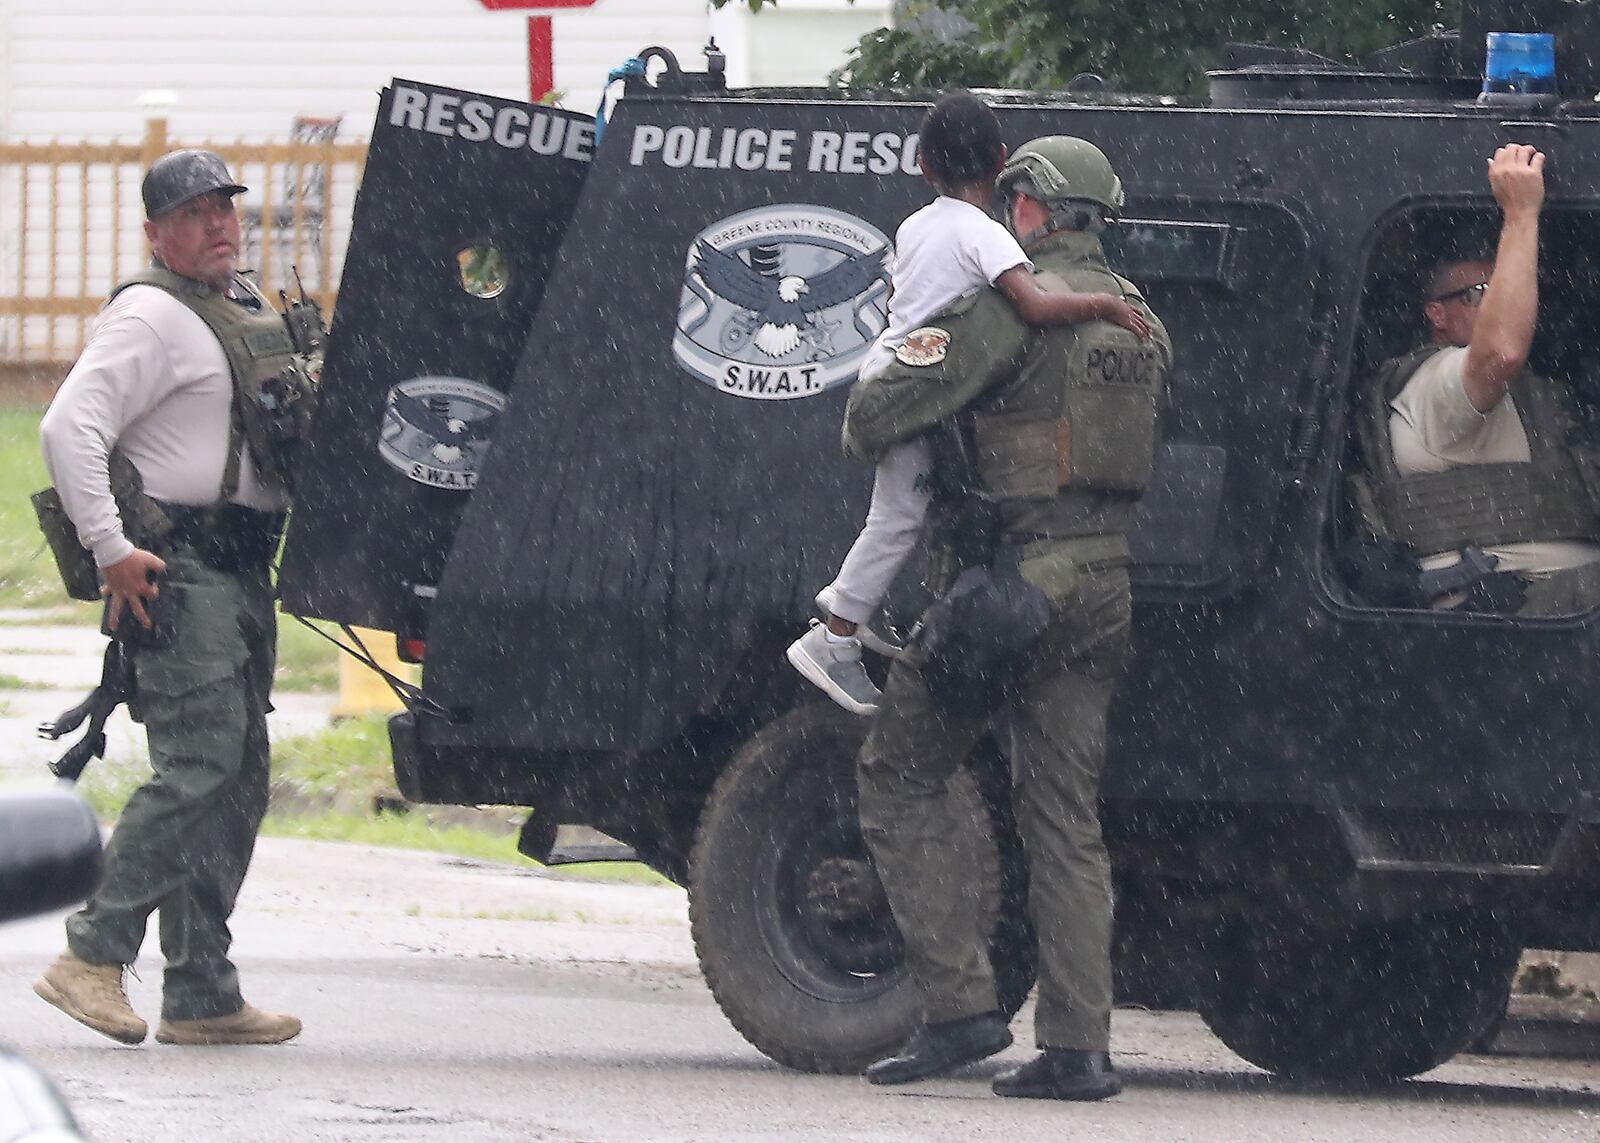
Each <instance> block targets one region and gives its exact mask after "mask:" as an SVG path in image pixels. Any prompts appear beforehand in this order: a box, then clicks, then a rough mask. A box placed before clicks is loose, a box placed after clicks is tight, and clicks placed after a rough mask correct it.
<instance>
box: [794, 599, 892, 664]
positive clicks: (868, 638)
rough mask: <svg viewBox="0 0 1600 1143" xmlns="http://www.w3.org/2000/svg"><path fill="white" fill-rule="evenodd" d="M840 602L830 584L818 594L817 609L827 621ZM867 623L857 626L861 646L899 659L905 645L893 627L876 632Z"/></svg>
mask: <svg viewBox="0 0 1600 1143" xmlns="http://www.w3.org/2000/svg"><path fill="white" fill-rule="evenodd" d="M838 601H839V592H838V590H837V589H836V588H835V587H834V586H833V584H831V583H830V584H829V585H828V586H827V587H825V588H823V589H822V590H821V591H819V592H817V600H816V602H817V608H818V609H819V610H820V611H821V612H822V617H823V618H824V619H827V618H829V617H831V616H832V615H833V609H834V605H835V604H836V603H838ZM870 622H871V621H870V620H869V621H868V622H867V623H858V624H856V638H857V639H860V640H861V645H862V646H863V647H865V648H866V649H867V650H869V651H871V652H873V653H874V654H878V655H882V656H883V657H884V658H885V659H898V658H899V657H900V652H902V651H904V650H905V649H906V648H905V643H904V642H902V641H901V639H900V637H899V636H898V635H897V634H896V633H895V629H894V628H893V627H889V628H886V629H885V630H883V631H878V630H875V629H874V628H873V627H872V626H871V625H870Z"/></svg>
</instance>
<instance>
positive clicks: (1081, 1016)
mask: <svg viewBox="0 0 1600 1143" xmlns="http://www.w3.org/2000/svg"><path fill="white" fill-rule="evenodd" d="M998 187H999V190H1000V192H1001V194H1003V195H1004V196H1005V198H1006V202H1007V207H1008V210H1007V222H1008V224H1009V225H1010V226H1011V229H1012V232H1013V233H1014V234H1016V236H1017V238H1018V240H1019V241H1020V242H1021V244H1022V247H1023V249H1024V250H1025V251H1026V252H1027V253H1028V255H1029V257H1030V258H1031V259H1032V260H1033V262H1034V265H1035V266H1036V267H1037V272H1038V273H1039V274H1040V276H1041V279H1042V281H1043V282H1044V283H1045V284H1047V285H1048V286H1049V287H1050V288H1053V289H1063V288H1066V289H1072V290H1077V291H1086V292H1096V291H1111V292H1114V293H1116V294H1117V295H1118V296H1121V297H1123V298H1124V299H1125V300H1127V301H1128V302H1129V304H1131V305H1132V306H1134V307H1135V308H1136V309H1137V310H1138V311H1139V313H1140V314H1141V315H1142V316H1143V317H1144V320H1145V321H1146V323H1147V324H1148V325H1149V327H1150V329H1151V337H1150V338H1149V340H1141V339H1140V338H1139V337H1138V336H1137V335H1136V334H1134V333H1131V332H1129V331H1128V330H1125V329H1122V328H1120V327H1118V326H1116V325H1113V324H1111V323H1110V322H1106V321H1089V322H1082V323H1078V324H1073V325H1065V326H1054V327H1050V328H1047V329H1034V328H1031V327H1029V326H1026V325H1024V324H1023V322H1022V320H1021V319H1020V318H1019V317H1017V316H1016V314H1015V313H1014V312H1013V311H1012V310H1011V308H1010V306H1009V305H1008V303H1007V302H1006V301H1005V299H1004V298H1003V297H1002V296H1001V295H1000V294H999V293H997V292H996V291H994V290H993V289H985V290H979V291H978V292H977V293H976V294H973V295H969V297H968V298H966V299H963V300H962V301H960V302H957V303H956V304H955V305H954V306H952V307H951V308H950V309H949V310H946V311H945V312H944V313H943V314H941V315H939V316H938V317H936V318H935V319H934V325H935V327H937V328H934V327H929V328H928V329H926V330H924V331H923V332H924V333H925V334H926V335H927V336H928V340H929V342H930V343H932V344H935V345H936V346H937V351H936V352H930V353H924V354H918V355H914V356H913V355H907V356H898V355H897V356H898V360H897V364H895V365H891V366H890V367H889V369H888V370H887V371H886V372H885V373H883V374H882V375H880V376H877V377H873V378H871V379H869V380H864V381H861V382H858V384H857V386H856V387H855V389H853V390H852V392H851V396H850V402H849V405H848V407H847V409H846V412H845V430H844V435H845V447H846V450H847V451H848V452H850V453H851V454H852V455H854V456H856V457H858V458H861V459H868V460H870V459H873V458H874V457H875V456H877V455H879V454H881V453H882V451H883V450H884V449H885V448H887V447H888V446H890V445H892V444H893V443H895V442H896V441H900V440H904V439H907V438H908V437H911V436H913V435H915V434H918V433H922V432H925V431H927V430H929V429H930V428H933V427H934V426H937V425H948V424H950V423H951V422H952V421H954V422H955V423H956V424H957V425H958V426H960V428H959V429H958V432H959V433H960V434H961V435H962V436H965V435H966V434H967V433H968V431H969V430H970V436H971V439H972V441H973V448H972V450H971V451H972V454H974V456H975V463H974V465H973V467H975V469H976V479H977V483H978V484H979V485H981V489H982V495H983V496H984V497H986V498H987V502H988V503H991V504H992V505H993V506H994V508H995V516H996V517H997V528H996V531H997V533H998V536H997V537H992V538H991V542H990V543H989V545H988V547H987V554H986V555H985V556H983V557H980V558H979V561H975V562H968V561H969V560H970V559H971V558H972V557H971V553H972V551H973V550H974V548H973V545H972V544H971V541H972V536H971V535H970V532H971V531H973V529H968V528H966V527H964V524H963V520H964V517H963V515H962V508H963V498H958V497H952V496H949V495H947V493H946V492H945V491H943V490H941V491H938V492H936V493H935V496H934V500H933V504H932V507H931V513H930V523H931V524H932V525H933V529H932V533H931V536H932V538H931V539H930V540H929V574H928V586H929V588H930V589H932V591H933V592H934V594H936V595H939V596H941V597H944V598H943V599H941V601H940V604H936V605H935V607H934V609H930V611H929V613H928V616H925V622H924V630H923V635H922V636H921V637H920V639H919V640H914V641H913V644H912V647H911V649H910V651H909V653H908V655H907V656H902V658H901V659H899V660H898V661H897V662H896V663H895V665H894V667H893V669H892V670H891V672H890V674H889V680H888V683H887V685H886V687H885V688H884V697H883V703H882V706H881V707H880V709H879V712H878V715H877V718H876V720H875V722H874V725H873V727H872V730H871V732H870V734H869V735H868V738H867V742H866V744H865V746H864V747H863V748H862V752H861V755H860V759H859V766H858V775H859V784H860V791H861V795H860V796H861V829H862V834H863V836H864V837H865V838H866V840H867V844H868V846H869V848H870V849H871V851H872V855H873V860H874V862H875V864H876V866H877V870H878V874H879V876H880V878H881V879H882V881H883V885H884V889H885V891H886V892H887V894H888V897H889V901H890V905H891V907H892V909H893V912H894V916H895V920H896V922H897V923H898V924H899V926H900V931H901V934H902V936H903V937H904V940H905V948H906V960H907V965H908V967H909V969H910V973H911V977H912V979H913V980H914V982H915V984H916V986H917V990H918V993H919V994H920V996H921V999H922V1009H923V1011H922V1024H921V1026H920V1027H919V1028H918V1029H917V1031H916V1032H915V1033H914V1034H913V1035H912V1036H911V1038H910V1039H909V1040H908V1041H907V1042H906V1044H905V1045H904V1046H903V1047H902V1048H901V1049H900V1050H899V1051H898V1052H897V1053H895V1054H894V1055H893V1056H891V1057H888V1058H886V1059H883V1060H880V1061H878V1062H877V1063H875V1064H873V1065H872V1066H871V1067H870V1068H868V1069H867V1073H866V1074H867V1079H868V1080H869V1081H871V1082H873V1083H876V1084H898V1083H906V1082H909V1081H912V1080H918V1079H923V1078H926V1077H928V1076H932V1075H938V1074H941V1073H943V1072H947V1071H949V1070H951V1069H953V1068H956V1067H959V1066H961V1065H963V1064H967V1063H971V1062H973V1061H974V1060H978V1059H982V1058H984V1057H986V1056H989V1055H992V1054H994V1053H995V1052H998V1051H1000V1050H1002V1049H1003V1048H1005V1047H1006V1046H1007V1045H1008V1044H1010V1043H1011V1033H1010V1031H1009V1030H1008V1028H1007V1020H1006V1017H1005V1015H1004V1014H1003V1013H1001V1012H1000V1011H998V1005H997V1002H996V992H995V981H994V973H993V970H992V968H991V966H990V963H989V958H988V956H987V952H986V949H985V947H984V937H983V934H982V933H981V932H980V931H979V925H978V922H977V918H976V916H973V915H971V912H972V911H971V910H970V909H968V908H967V907H966V905H965V902H966V901H967V900H968V897H967V896H966V894H965V893H964V891H963V883H964V881H965V880H966V879H967V878H968V877H970V871H968V870H965V869H962V868H960V867H959V866H958V865H956V864H954V863H953V861H952V859H951V857H950V854H951V853H952V850H951V847H950V846H948V845H947V844H946V839H947V837H948V835H949V830H950V829H951V828H953V824H952V823H950V822H949V799H948V785H949V779H950V776H951V775H952V774H953V773H954V772H955V770H956V769H957V768H958V767H960V766H961V765H962V763H963V760H964V759H965V758H966V757H967V755H968V754H969V753H970V752H971V750H972V747H973V745H974V744H975V743H976V742H977V740H978V739H979V737H980V736H981V735H983V734H984V733H985V732H986V730H987V729H988V727H989V726H990V718H991V716H999V717H1001V718H1003V719H1004V720H1005V723H1006V724H1007V725H1008V726H1009V729H1010V741H1011V761H1012V766H1013V769H1014V772H1015V779H1016V795H1015V802H1016V806H1017V817H1018V822H1019V825H1020V827H1021V831H1022V834H1023V838H1024V841H1025V843H1026V846H1027V850H1028V858H1029V862H1030V867H1031V875H1030V876H1031V881H1030V887H1029V909H1030V912H1031V913H1032V916H1033V919H1034V926H1035V928H1036V930H1037V931H1038V934H1039V965H1040V968H1039V1002H1038V1008H1037V1011H1036V1016H1035V1032H1036V1036H1037V1041H1038V1045H1039V1047H1040V1049H1041V1052H1040V1054H1039V1055H1038V1056H1036V1057H1034V1058H1033V1059H1032V1060H1030V1061H1028V1062H1027V1063H1025V1064H1023V1065H1021V1066H1020V1067H1016V1068H1012V1069H1010V1070H1008V1071H1005V1072H1003V1073H1001V1074H1000V1075H999V1076H997V1077H996V1078H995V1080H994V1084H993V1086H994V1090H995V1092H996V1093H997V1094H999V1095H1005V1096H1022V1097H1031V1098H1050V1099H1074V1100H1097V1099H1105V1098H1107V1097H1109V1096H1113V1095H1115V1094H1117V1092H1118V1091H1119V1090H1121V1081H1120V1079H1119V1077H1118V1076H1117V1074H1116V1072H1115V1070H1114V1068H1113V1067H1112V1063H1111V1058H1110V1055H1109V1048H1110V1022H1111V960H1110V941H1111V878H1110V863H1109V859H1108V856H1107V853H1106V848H1105V843H1104V841H1103V840H1102V837H1101V833H1100V821H1099V816H1098V806H1097V799H1098V793H1099V784H1100V772H1101V768H1102V765H1103V763H1104V760H1105V727H1106V712H1107V708H1108V705H1109V703H1110V698H1111V690H1112V686H1113V684H1114V683H1115V681H1116V679H1117V677H1118V676H1119V675H1120V674H1122V673H1123V671H1124V670H1125V669H1126V668H1127V665H1128V662H1129V657H1130V642H1129V640H1130V628H1131V602H1130V594H1129V579H1128V558H1129V557H1128V540H1127V529H1128V527H1129V524H1130V523H1131V520H1132V516H1133V510H1134V507H1135V505H1136V503H1137V501H1138V499H1139V496H1140V494H1141V493H1142V492H1143V490H1144V488H1145V486H1146V485H1147V483H1148V482H1149V479H1150V474H1151V470H1152V468H1153V467H1154V456H1155V445H1156V436H1157V429H1156V413H1157V408H1158V406H1159V404H1160V401H1161V396H1162V393H1163V391H1164V389H1165V385H1166V377H1167V373H1168V371H1169V369H1170V367H1171V362H1172V347H1171V342H1170V341H1169V339H1168V337H1167V334H1166V331H1165V329H1164V328H1163V327H1162V325H1161V322H1160V320H1159V319H1158V318H1157V317H1156V316H1155V315H1154V314H1153V313H1151V312H1150V309H1149V307H1148V306H1146V305H1145V303H1144V299H1143V298H1142V297H1141V296H1140V294H1139V291H1138V290H1137V288H1135V287H1134V285H1133V284H1132V283H1131V282H1128V281H1127V280H1126V279H1123V278H1120V277H1118V276H1117V275H1115V274H1113V273H1112V272H1111V270H1110V269H1108V268H1107V266H1106V262H1105V255H1104V252H1103V251H1102V249H1101V244H1100V234H1101V232H1102V230H1103V229H1104V227H1105V225H1106V219H1107V218H1108V217H1111V216H1115V214H1116V213H1117V212H1118V211H1119V210H1120V208H1121V206H1122V198H1123V194H1122V184H1121V182H1120V180H1119V179H1118V178H1117V176H1116V174H1115V172H1114V171H1113V170H1112V167H1111V164H1110V163H1109V162H1108V161H1107V159H1106V156H1105V155H1104V154H1103V153H1102V152H1101V151H1100V149H1099V148H1098V147H1096V146H1094V145H1093V144H1092V143H1089V142H1088V141H1086V140H1083V139H1076V138H1071V137H1068V136H1062V135H1056V136H1049V137H1046V138H1041V139H1035V140H1033V141H1032V142H1029V143H1026V144H1024V145H1023V146H1022V147H1020V148H1018V149H1017V151H1016V153H1015V154H1014V155H1012V156H1011V158H1010V160H1009V161H1008V162H1007V163H1006V165H1005V168H1004V169H1003V170H1002V172H1001V175H1000V178H999V182H998ZM947 463H948V458H947V457H943V456H941V455H940V449H939V448H938V447H936V448H935V450H934V472H933V475H934V478H935V484H936V485H941V486H942V485H943V484H944V483H945V481H946V479H947V473H945V472H943V471H942V470H943V469H944V468H945V467H946V465H947ZM965 499H966V500H968V501H970V499H971V498H970V497H968V498H965ZM1017 561H1020V563H1019V562H1017ZM1007 565H1009V568H1008V570H1009V572H1010V574H1012V575H1018V574H1020V576H1021V578H1022V580H1024V581H1026V585H1027V586H1028V587H1030V588H1031V589H1033V590H1036V591H1038V592H1039V593H1040V594H1041V595H1042V596H1043V600H1041V601H1040V605H1039V608H1038V610H1039V611H1041V612H1042V613H1043V614H1042V617H1041V622H1042V635H1040V637H1039V638H1038V641H1037V642H1036V643H1034V644H1033V645H1032V646H1031V648H1030V649H1028V650H1026V651H1023V652H1017V653H1016V655H1015V658H1014V659H1013V660H1012V661H1013V662H1014V664H1015V671H1016V673H1015V676H1014V686H1009V687H1007V688H1006V690H1005V691H1003V692H1002V693H1001V694H1000V698H999V702H998V704H997V705H978V704H974V705H973V706H972V707H969V708H967V709H961V710H954V709H951V706H950V704H949V703H948V702H946V701H943V700H941V699H940V697H939V694H938V692H937V691H936V689H935V686H934V684H935V681H936V680H937V678H938V677H939V675H938V672H937V671H935V670H933V669H932V668H933V667H934V666H935V663H936V657H935V656H934V654H933V652H932V650H931V649H930V645H931V644H932V642H933V641H932V640H931V639H930V638H929V637H928V634H927V629H928V628H929V627H931V626H932V620H931V618H930V617H931V616H933V614H934V612H935V611H936V610H937V609H938V608H939V607H940V606H941V605H942V604H944V603H945V602H946V601H947V600H949V599H951V598H953V597H955V596H957V595H958V594H959V593H960V591H961V588H962V581H963V580H964V579H968V578H969V577H968V572H969V571H972V572H978V573H982V572H984V571H985V570H986V568H990V567H992V568H993V569H994V572H995V575H996V576H997V577H998V576H999V575H1000V569H1001V568H1002V567H1003V566H1007ZM958 573H960V575H959V577H958ZM952 583H954V585H955V586H954V587H953V588H952ZM1012 586H1013V587H1015V586H1018V585H1016V584H1015V582H1014V581H1013V583H1012ZM979 627H980V628H981V629H980V630H979V631H978V632H976V634H977V635H979V636H981V635H983V634H984V633H986V632H987V631H988V630H990V629H991V628H989V627H988V626H987V625H982V624H980V625H979Z"/></svg>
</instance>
